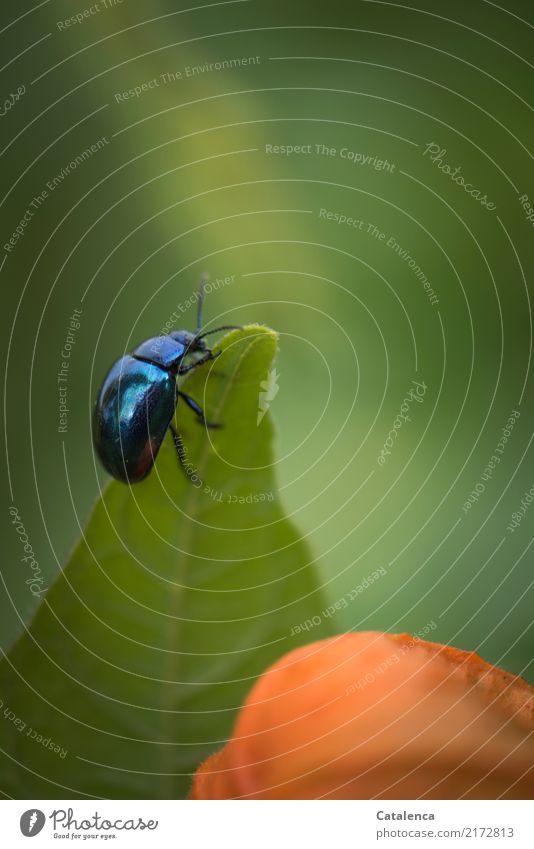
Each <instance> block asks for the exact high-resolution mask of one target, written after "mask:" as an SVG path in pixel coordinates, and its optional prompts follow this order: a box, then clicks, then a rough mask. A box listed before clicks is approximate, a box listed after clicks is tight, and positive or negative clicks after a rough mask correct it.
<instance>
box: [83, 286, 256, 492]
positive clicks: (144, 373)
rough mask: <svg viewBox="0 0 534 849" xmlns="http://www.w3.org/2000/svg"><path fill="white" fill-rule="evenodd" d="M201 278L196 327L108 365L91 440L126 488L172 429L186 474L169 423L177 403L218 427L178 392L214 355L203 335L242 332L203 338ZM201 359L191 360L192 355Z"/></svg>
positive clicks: (179, 441) (235, 327)
mask: <svg viewBox="0 0 534 849" xmlns="http://www.w3.org/2000/svg"><path fill="white" fill-rule="evenodd" d="M205 281H206V277H205V276H204V277H203V278H202V279H201V281H200V286H199V289H198V313H197V328H196V330H195V332H194V333H192V332H190V331H189V330H175V331H173V332H172V333H169V334H168V335H166V336H155V337H153V338H151V339H147V340H146V341H145V342H142V343H141V344H140V345H138V346H137V348H136V349H135V350H134V351H132V353H131V354H126V355H125V356H123V357H120V359H118V360H117V362H116V363H114V364H113V365H112V367H111V368H110V370H109V372H108V374H107V375H106V377H105V379H104V382H103V383H102V386H101V388H100V392H99V393H98V398H97V401H96V405H95V410H94V417H93V441H94V445H95V449H96V452H97V454H98V456H99V457H100V460H101V461H102V464H103V466H104V467H105V468H106V469H107V471H108V472H109V473H110V474H111V475H113V477H114V478H116V479H117V480H119V481H123V482H124V483H129V484H132V483H137V482H138V481H142V480H143V479H144V478H146V476H147V475H148V474H149V472H150V471H151V469H152V466H153V465H154V462H155V460H156V457H157V454H158V451H159V449H160V448H161V445H162V443H163V439H164V437H165V434H166V433H167V431H168V430H169V429H170V430H171V432H172V436H173V441H174V445H175V448H176V452H177V454H178V460H179V461H180V464H181V465H182V467H183V468H184V469H185V461H184V458H185V450H184V446H183V442H182V439H181V436H180V434H179V433H178V431H177V429H176V428H175V426H174V424H173V423H172V419H173V417H174V415H175V412H176V408H177V404H178V401H179V399H180V398H181V399H182V400H183V401H185V403H186V404H187V406H188V407H189V408H190V409H191V410H192V411H193V412H194V413H195V415H196V416H197V419H198V421H199V422H200V423H201V424H204V425H205V426H206V427H220V426H221V425H220V424H218V423H216V422H210V421H207V420H206V417H205V415H204V411H203V409H202V408H201V406H200V405H199V404H197V402H196V401H195V400H193V398H191V397H190V396H189V395H187V394H186V393H185V392H182V391H181V390H180V389H178V386H177V379H178V378H179V377H182V376H183V375H185V374H187V373H188V372H190V371H192V370H193V369H195V368H198V367H199V366H202V365H203V364H204V363H207V362H209V361H210V360H215V359H216V358H217V357H218V356H219V355H220V354H221V353H222V351H218V352H217V353H214V352H213V351H212V350H211V349H210V348H209V347H208V346H207V345H206V342H205V338H206V336H209V335H211V334H212V333H219V332H220V331H221V330H241V329H242V328H241V327H240V326H239V325H233V324H225V325H222V326H221V327H216V328H215V329H214V330H208V331H207V332H204V333H202V332H201V331H202V308H203V304H204V296H205V285H204V284H205ZM195 354H200V355H201V356H200V358H195V359H194V360H193V361H192V362H191V361H189V358H190V357H191V355H195Z"/></svg>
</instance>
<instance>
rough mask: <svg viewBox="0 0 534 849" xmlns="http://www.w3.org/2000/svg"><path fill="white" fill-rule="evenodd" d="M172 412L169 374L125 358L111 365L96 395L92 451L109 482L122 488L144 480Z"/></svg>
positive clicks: (173, 391)
mask: <svg viewBox="0 0 534 849" xmlns="http://www.w3.org/2000/svg"><path fill="white" fill-rule="evenodd" d="M175 408H176V382H175V379H174V377H172V375H170V374H169V373H168V372H167V371H165V370H164V369H162V368H160V367H159V366H157V365H155V364H154V363H147V362H142V361H141V360H137V359H135V358H134V357H131V356H125V357H121V359H120V360H117V362H116V363H115V365H114V366H113V367H112V368H111V369H110V371H109V374H108V376H107V377H106V379H105V381H104V383H103V385H102V388H101V390H100V394H99V396H98V399H97V403H96V409H95V420H94V440H95V447H96V450H97V451H98V455H99V457H100V459H101V460H102V463H103V464H104V466H105V467H106V469H107V470H108V472H109V473H110V474H111V475H113V477H115V478H118V479H119V480H122V481H124V482H126V483H136V482H137V481H140V480H143V478H144V477H146V475H147V474H148V473H149V471H150V469H151V468H152V466H153V465H154V460H155V459H156V455H157V453H158V451H159V449H160V446H161V443H162V442H163V438H164V436H165V434H166V432H167V430H168V427H169V424H170V422H171V420H172V417H173V415H174V411H175Z"/></svg>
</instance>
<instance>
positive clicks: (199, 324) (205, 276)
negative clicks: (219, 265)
mask: <svg viewBox="0 0 534 849" xmlns="http://www.w3.org/2000/svg"><path fill="white" fill-rule="evenodd" d="M209 279H210V276H209V274H208V273H207V271H205V272H204V274H203V275H202V276H201V278H200V283H199V284H198V311H197V329H196V333H199V332H200V330H201V329H202V309H203V307H204V298H205V296H206V292H205V289H204V287H205V285H206V283H207V282H208V280H209Z"/></svg>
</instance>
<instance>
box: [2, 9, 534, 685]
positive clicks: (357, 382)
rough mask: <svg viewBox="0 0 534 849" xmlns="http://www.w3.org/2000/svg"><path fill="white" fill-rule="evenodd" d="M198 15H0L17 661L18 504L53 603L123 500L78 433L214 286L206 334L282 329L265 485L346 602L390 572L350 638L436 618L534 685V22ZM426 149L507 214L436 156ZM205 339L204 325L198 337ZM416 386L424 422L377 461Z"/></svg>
mask: <svg viewBox="0 0 534 849" xmlns="http://www.w3.org/2000/svg"><path fill="white" fill-rule="evenodd" d="M184 5H185V6H186V7H187V8H184V9H182V8H181V7H180V6H178V5H176V4H174V3H172V2H162V0H157V2H152V3H150V4H146V3H141V2H136V1H135V0H123V2H122V3H115V4H114V3H113V2H111V0H108V3H107V4H105V3H104V2H103V0H100V2H99V3H97V4H93V6H90V5H86V6H84V4H83V0H80V2H79V3H78V4H73V3H72V2H69V3H67V2H61V0H50V2H45V3H42V4H40V5H39V6H38V7H36V8H35V9H34V10H32V7H31V5H30V4H28V3H27V2H26V0H23V2H21V3H18V4H17V7H16V9H15V8H14V7H12V6H4V7H3V10H2V13H1V14H2V24H1V26H0V38H1V39H2V44H3V49H2V60H3V61H2V64H3V68H2V74H1V79H2V92H3V94H2V98H3V99H4V100H9V102H10V103H11V108H7V109H5V114H3V115H2V117H1V119H0V127H1V132H2V143H1V151H2V152H1V165H2V168H1V179H2V245H3V247H2V256H1V258H0V263H1V273H0V279H1V281H2V292H3V297H4V308H3V310H2V321H3V332H2V361H3V362H4V364H5V381H6V384H5V386H6V404H5V412H6V418H5V457H6V458H7V469H6V471H7V475H6V480H7V486H6V488H5V491H6V495H7V506H6V509H5V511H4V544H3V551H4V556H3V557H2V564H1V574H2V580H3V583H4V588H5V592H3V600H2V616H1V621H0V643H1V645H2V647H3V648H4V649H6V648H7V647H8V646H9V645H10V644H11V643H12V641H13V639H14V638H15V637H16V635H17V634H19V633H20V632H21V631H22V630H23V626H24V623H27V622H28V621H29V619H30V618H31V616H32V613H33V611H34V609H35V605H36V601H35V599H33V598H32V596H31V594H30V593H29V592H28V588H27V586H26V585H25V583H24V580H25V578H26V568H25V564H23V563H21V560H20V557H21V550H20V543H19V540H18V538H17V535H16V534H15V532H14V530H13V528H12V527H11V525H10V517H9V514H8V512H7V507H8V506H10V505H11V504H12V503H14V504H15V505H16V507H17V509H18V511H19V513H20V516H21V518H22V520H23V522H24V525H25V528H26V530H27V532H28V535H29V538H30V540H31V545H32V547H33V550H34V552H35V555H36V557H37V559H38V561H39V563H40V565H41V568H42V571H43V574H44V576H45V578H46V581H45V583H46V585H48V586H49V585H50V583H51V582H52V581H53V579H54V577H55V576H56V575H57V574H58V572H59V570H60V569H61V566H62V564H63V563H64V562H65V559H66V556H67V554H68V552H69V551H70V550H71V548H72V546H73V544H74V542H75V540H76V539H77V538H78V536H79V533H80V527H82V526H83V524H84V522H85V520H86V518H87V516H88V514H89V511H90V509H91V505H92V503H93V502H94V500H95V497H96V495H97V493H98V486H99V480H100V482H103V481H104V480H105V476H104V475H103V473H102V472H101V470H100V468H96V467H95V459H94V456H93V450H92V444H91V433H90V417H91V411H92V406H93V403H94V398H95V395H96V392H97V390H98V387H99V384H100V382H101V380H102V378H103V376H104V374H105V372H106V369H107V368H108V366H109V365H110V363H111V362H112V361H113V360H114V359H116V358H117V357H118V356H119V355H120V354H122V353H123V351H125V350H128V349H131V348H132V347H133V345H134V344H135V343H137V342H139V341H141V340H143V339H144V338H146V337H148V336H151V335H154V334H156V333H157V332H159V331H160V329H161V328H162V326H163V325H164V324H165V322H166V321H167V320H168V319H169V317H170V316H171V315H172V313H173V312H174V311H176V310H177V309H179V307H178V305H180V304H183V303H184V302H185V301H186V300H187V298H188V297H189V296H190V294H191V292H192V291H193V289H194V288H195V287H196V285H197V282H198V279H199V276H200V274H201V273H202V272H203V271H205V270H207V271H209V273H210V275H211V277H212V280H214V279H215V278H224V277H228V276H232V275H235V280H234V281H233V282H232V283H231V284H230V285H226V286H222V287H219V288H217V289H215V290H214V291H213V292H212V293H211V294H210V295H209V297H208V299H207V304H206V319H208V320H209V321H210V322H215V321H217V322H221V321H224V322H227V321H232V322H254V321H258V322H261V323H265V324H268V325H270V326H272V327H274V328H275V329H276V330H277V331H279V333H280V354H279V360H278V367H277V370H278V373H279V387H280V389H279V393H278V395H277V396H276V399H275V400H274V402H273V404H272V408H271V412H272V415H273V418H274V421H275V424H276V428H277V444H278V457H279V460H278V463H277V476H278V480H279V482H280V485H281V487H282V493H283V499H284V503H285V505H286V508H287V510H288V512H289V513H290V515H292V517H293V519H294V520H295V522H296V523H297V525H298V526H299V528H300V529H301V530H302V532H303V534H304V535H305V536H306V537H307V539H308V541H309V543H310V545H311V546H312V549H313V551H314V554H315V556H316V557H317V564H318V568H319V570H320V576H321V581H322V583H323V585H324V588H325V592H326V593H327V595H328V598H329V600H330V601H331V602H335V600H336V599H339V598H341V597H342V596H344V595H345V594H346V593H348V592H350V590H351V589H353V588H354V587H357V586H358V585H360V584H361V582H362V580H363V579H364V578H365V577H366V576H368V575H369V574H371V573H372V572H373V571H374V570H376V569H378V568H380V567H382V568H384V569H386V571H387V574H386V575H385V576H383V577H382V578H381V579H380V580H379V581H377V582H375V583H374V584H373V585H372V586H371V587H369V588H368V589H366V591H365V592H363V593H360V594H358V597H357V600H355V601H354V602H353V603H352V604H350V605H349V606H348V608H346V609H343V610H341V611H340V612H339V613H338V614H337V615H336V616H335V617H334V618H333V620H332V624H333V626H334V627H335V629H336V630H338V631H343V630H347V629H351V628H352V629H364V630H372V629H385V630H391V631H394V632H399V631H411V632H416V633H417V632H418V631H422V630H423V629H425V627H427V626H428V625H429V623H433V625H434V627H433V629H432V639H434V640H436V641H440V642H444V643H449V642H450V643H452V644H454V645H456V646H458V647H460V648H463V649H472V650H476V651H478V652H479V653H480V654H481V655H482V656H483V657H484V658H486V659H487V660H490V661H492V662H494V663H499V664H501V665H503V666H505V667H506V668H507V669H509V670H511V671H513V672H516V673H518V674H522V675H524V676H525V677H526V678H527V679H529V680H531V681H532V680H533V678H534V670H533V669H532V666H531V665H530V666H529V664H531V662H532V654H533V652H532V647H533V638H532V610H533V593H532V588H531V586H532V552H531V550H530V546H531V543H532V519H533V518H534V507H530V510H529V509H528V507H527V509H526V511H525V513H524V517H523V518H522V521H521V523H520V524H519V526H518V527H517V528H515V529H514V531H513V532H511V531H510V530H507V526H508V525H509V523H510V522H511V521H512V515H513V514H514V512H517V511H519V510H521V501H522V499H524V496H525V492H527V491H528V490H530V488H531V487H532V485H533V484H534V468H533V464H532V453H533V452H532V447H531V441H532V436H533V428H532V412H533V401H532V386H533V379H532V374H531V368H530V367H531V342H532V323H531V302H530V296H529V292H531V291H532V280H531V274H532V266H533V257H534V244H533V243H534V240H533V238H532V236H533V227H532V222H529V221H528V220H527V214H526V212H525V210H524V209H523V207H522V206H521V203H520V197H521V196H523V195H527V196H528V197H529V198H530V203H531V204H532V205H533V206H534V177H533V168H532V154H531V152H530V150H529V147H530V146H531V141H532V137H533V136H532V130H533V120H532V108H531V106H530V105H529V102H528V101H529V99H531V94H532V90H533V88H532V65H530V64H529V60H531V59H532V26H531V25H530V24H527V23H525V22H524V21H522V18H525V19H530V18H531V17H532V4H531V3H529V2H527V0H523V2H519V0H516V1H515V2H510V3H507V4H506V8H501V9H500V8H498V7H497V6H496V5H495V4H491V3H488V2H483V0H475V2H473V3H470V4H467V3H465V2H462V3H460V2H450V3H448V4H447V5H446V7H444V6H443V4H441V3H437V2H432V1H431V0H421V3H420V8H419V9H418V10H416V9H414V8H408V7H407V6H404V5H403V4H395V3H383V2H359V1H358V2H350V3H349V2H335V0H333V2H330V3H328V4H325V3H318V2H312V3H306V4H304V3H295V4H288V3H282V2H278V0H275V2H269V3H265V2H257V0H237V2H226V3H212V4H205V5H202V4H196V5H194V6H192V7H191V6H189V4H184ZM91 9H93V10H96V11H93V12H91ZM84 10H85V11H87V10H89V11H88V13H87V15H86V16H85V17H83V15H84ZM76 14H80V15H81V16H82V18H81V20H79V21H77V22H76V23H72V24H71V25H70V26H66V25H65V23H64V22H65V21H66V19H67V18H69V17H70V16H72V15H76ZM15 19H16V20H15ZM244 59H247V60H248V61H247V62H244V61H243V60H244ZM210 63H212V66H211V67H210ZM216 63H223V64H222V66H221V67H217V65H216ZM228 65H230V67H228ZM201 67H203V68H204V70H203V71H201V70H199V69H200V68H201ZM188 68H189V69H190V71H189V73H188V71H187V69H188ZM195 68H196V69H197V71H196V72H194V71H191V69H195ZM171 74H172V75H174V77H175V78H174V77H170V76H165V75H171ZM143 86H144V88H143ZM135 87H139V88H140V89H141V91H140V92H139V93H136V92H135ZM21 88H24V89H25V90H24V92H23V93H20V95H19V98H18V100H16V101H15V102H13V103H12V100H14V98H11V99H10V95H11V94H12V93H15V92H17V90H19V91H21ZM131 90H134V93H133V94H131V95H129V96H128V95H125V94H124V93H125V92H129V91H131ZM102 139H104V140H105V141H103V142H102V143H101V145H100V147H99V148H98V149H97V150H96V151H95V152H91V154H90V155H85V156H84V157H83V159H82V161H79V162H78V163H76V164H75V166H74V167H71V166H70V165H69V163H71V162H72V161H73V160H75V158H76V157H77V156H79V155H80V154H82V153H83V151H85V150H87V149H90V148H91V145H95V144H96V143H97V142H98V141H99V140H102ZM431 143H434V144H435V145H437V146H438V147H439V148H440V149H445V151H446V153H444V154H442V164H444V163H446V164H448V165H449V166H450V168H451V169H452V170H453V171H454V169H455V168H456V167H459V168H461V171H460V172H457V174H458V173H461V174H462V175H464V177H465V179H466V181H467V182H469V183H470V184H472V185H473V186H474V187H475V188H476V189H479V190H480V193H481V195H487V198H488V200H489V201H492V202H493V203H494V204H495V207H496V208H495V209H488V208H487V207H486V206H484V205H482V204H481V203H480V202H479V201H478V200H477V199H476V198H474V197H472V196H471V195H469V194H467V193H466V191H465V190H464V189H463V188H462V186H460V185H458V184H457V183H455V182H454V181H453V179H452V177H451V175H450V174H447V173H445V172H444V171H443V170H440V168H439V167H438V165H439V163H438V162H432V161H431V159H430V158H429V155H428V154H426V155H425V148H426V146H427V145H429V144H431ZM290 145H291V146H301V149H300V151H299V152H293V153H289V154H288V153H287V146H290ZM273 146H275V147H273ZM276 146H279V148H278V150H277V148H276ZM280 146H285V151H284V150H283V149H281V147H280ZM349 153H350V154H351V155H352V158H349V157H348V154H349ZM385 161H387V162H385ZM380 162H382V165H380V164H379V163H380ZM373 163H374V164H373ZM62 169H63V171H62ZM65 172H66V173H65ZM62 173H63V178H61V176H60V178H58V180H57V181H56V185H55V187H54V188H53V189H52V190H50V188H49V187H48V188H47V184H48V183H49V182H50V181H52V180H54V178H55V177H56V176H57V175H61V174H62ZM52 185H53V184H52ZM44 192H46V196H43V193H44ZM39 196H40V199H39ZM36 199H37V200H36ZM32 202H33V206H32V205H31V204H32ZM28 209H30V210H31V211H32V212H34V214H33V216H32V217H31V220H30V221H29V222H28V223H27V226H26V227H25V229H24V235H23V236H22V237H21V238H20V239H19V240H18V241H17V242H16V244H15V245H14V247H13V248H12V250H6V247H5V246H6V244H8V243H9V239H10V238H11V236H12V234H13V233H14V232H15V230H16V228H17V226H18V225H19V222H20V221H21V219H22V218H23V216H24V215H25V213H26V210H28ZM321 210H323V212H321ZM325 211H326V212H325ZM327 212H331V213H335V214H337V216H338V219H337V221H336V220H335V219H334V218H333V217H332V216H330V219H328V218H327V217H326V214H327ZM341 215H343V216H347V217H351V218H353V219H357V221H358V222H361V224H358V226H356V227H355V226H349V225H348V224H346V223H338V222H339V216H341ZM374 228H376V229H374ZM381 234H384V235H383V236H381ZM390 238H392V239H394V240H395V242H396V243H397V244H398V245H400V248H401V249H402V251H406V252H407V254H408V255H409V257H411V258H413V261H414V263H415V264H416V265H417V266H418V267H419V268H420V269H421V272H422V273H423V274H424V275H425V276H426V278H427V279H428V281H429V285H430V287H431V288H432V290H433V291H434V292H435V294H436V297H437V299H438V300H437V302H436V301H434V302H433V303H432V302H431V300H430V298H429V296H428V290H425V288H424V284H423V281H422V279H421V278H418V277H417V274H416V270H414V268H413V267H410V260H409V257H408V258H405V259H403V257H402V255H401V254H399V253H398V252H396V251H395V250H394V249H393V248H392V247H391V244H392V243H391V242H389V245H388V240H390ZM404 256H406V255H404ZM414 263H412V266H413V264H414ZM75 309H77V310H81V316H80V327H79V329H78V330H76V332H75V343H74V344H73V346H72V349H71V357H70V359H69V368H68V382H67V397H68V409H69V411H68V417H67V432H66V433H60V432H58V425H59V395H58V382H57V374H58V372H59V371H60V369H61V363H62V359H63V357H62V350H63V348H64V343H65V339H66V337H67V332H68V325H69V319H70V316H71V315H72V314H73V312H74V310H75ZM194 321H195V317H194V310H192V309H188V310H186V311H185V312H184V314H183V320H181V322H180V323H182V324H183V326H185V327H189V328H192V327H193V326H194ZM178 326H179V325H178ZM414 380H417V381H419V382H424V384H425V385H426V387H427V388H426V391H425V394H424V398H423V401H422V403H416V402H415V401H413V402H411V404H410V413H409V416H410V419H411V421H405V422H403V424H402V427H401V428H399V430H398V437H397V439H396V441H395V444H394V446H393V448H392V449H391V455H390V456H388V457H387V461H386V462H385V463H384V464H383V465H382V466H381V465H379V463H378V462H377V458H378V456H379V453H380V450H381V449H382V447H383V445H384V443H385V441H386V439H387V438H388V434H389V432H390V430H391V429H392V428H393V422H394V420H395V418H396V416H397V415H398V413H399V412H400V410H401V404H402V402H403V399H404V398H405V396H406V395H407V393H408V392H409V389H410V387H411V386H413V384H412V381H414ZM512 411H518V412H519V413H520V415H519V417H518V418H517V419H516V423H515V426H514V428H513V430H512V431H511V434H510V436H509V438H508V441H507V443H506V446H505V448H504V451H503V453H502V455H500V457H499V459H500V463H499V464H498V465H497V466H496V468H495V470H494V472H492V474H491V475H490V476H489V479H486V480H485V481H484V486H485V489H484V492H483V493H481V494H480V497H479V498H478V501H477V502H476V503H475V504H474V505H473V506H472V507H471V508H470V509H469V510H467V511H465V510H464V509H463V505H464V504H465V502H466V500H467V499H468V497H469V494H470V493H471V492H472V491H473V490H474V489H475V487H476V486H477V484H480V483H481V481H482V480H483V477H482V476H483V474H484V470H485V468H486V466H487V464H488V461H490V459H491V457H492V456H493V455H494V454H495V449H496V447H497V445H498V443H499V440H500V439H501V437H502V428H504V427H505V426H506V423H507V421H508V419H509V417H510V415H511V414H512ZM479 489H480V486H479Z"/></svg>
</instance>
